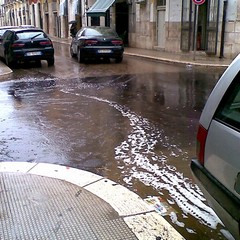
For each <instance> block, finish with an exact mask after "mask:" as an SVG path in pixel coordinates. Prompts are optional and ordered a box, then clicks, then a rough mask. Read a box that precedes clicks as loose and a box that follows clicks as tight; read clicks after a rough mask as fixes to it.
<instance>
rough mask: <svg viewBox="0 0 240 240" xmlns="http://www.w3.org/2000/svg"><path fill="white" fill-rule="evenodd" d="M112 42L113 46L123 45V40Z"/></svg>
mask: <svg viewBox="0 0 240 240" xmlns="http://www.w3.org/2000/svg"><path fill="white" fill-rule="evenodd" d="M111 42H112V44H113V45H122V44H123V41H122V40H112V41H111Z"/></svg>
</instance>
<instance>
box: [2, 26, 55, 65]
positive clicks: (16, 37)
mask: <svg viewBox="0 0 240 240" xmlns="http://www.w3.org/2000/svg"><path fill="white" fill-rule="evenodd" d="M0 57H1V58H3V59H4V60H5V62H6V64H7V65H8V66H14V65H15V64H17V63H20V62H24V63H26V62H30V61H35V62H37V63H40V62H41V60H46V61H47V63H48V66H52V65H54V48H53V44H52V41H51V39H50V38H49V37H48V36H47V34H46V33H45V32H44V31H43V30H41V29H35V28H14V29H8V30H7V31H6V32H5V33H4V34H3V37H2V39H1V40H0Z"/></svg>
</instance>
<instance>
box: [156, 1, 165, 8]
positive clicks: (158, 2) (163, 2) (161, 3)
mask: <svg viewBox="0 0 240 240" xmlns="http://www.w3.org/2000/svg"><path fill="white" fill-rule="evenodd" d="M157 6H158V7H159V6H166V0H157Z"/></svg>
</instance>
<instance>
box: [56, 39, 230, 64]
mask: <svg viewBox="0 0 240 240" xmlns="http://www.w3.org/2000/svg"><path fill="white" fill-rule="evenodd" d="M51 39H52V41H53V42H59V43H62V44H68V45H70V43H71V39H70V38H67V39H63V38H57V37H51ZM124 55H127V56H133V57H141V58H145V59H150V60H155V61H161V62H165V63H173V64H181V65H192V66H198V67H221V68H227V67H228V66H229V64H230V63H231V62H232V60H233V59H228V58H219V57H217V56H208V55H206V54H205V53H203V52H196V53H195V57H194V53H181V52H180V53H171V52H165V51H161V50H149V49H141V48H131V47H125V51H124Z"/></svg>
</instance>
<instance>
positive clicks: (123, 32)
mask: <svg viewBox="0 0 240 240" xmlns="http://www.w3.org/2000/svg"><path fill="white" fill-rule="evenodd" d="M128 31H129V29H128V4H127V3H126V2H120V3H116V32H117V33H118V35H119V36H120V37H121V38H122V39H123V42H124V45H125V46H127V45H128Z"/></svg>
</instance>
